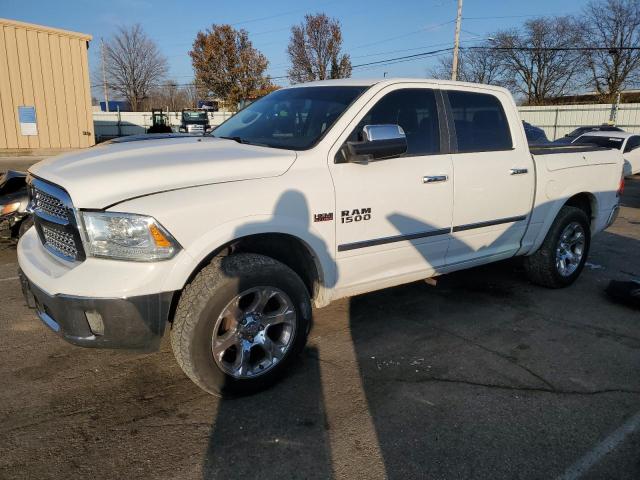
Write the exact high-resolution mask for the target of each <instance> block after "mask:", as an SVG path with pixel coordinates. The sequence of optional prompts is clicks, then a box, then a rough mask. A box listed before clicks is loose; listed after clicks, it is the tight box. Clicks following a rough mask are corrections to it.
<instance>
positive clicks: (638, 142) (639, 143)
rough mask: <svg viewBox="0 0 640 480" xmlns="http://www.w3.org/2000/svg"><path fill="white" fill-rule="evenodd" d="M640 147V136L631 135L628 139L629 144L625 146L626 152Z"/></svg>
mask: <svg viewBox="0 0 640 480" xmlns="http://www.w3.org/2000/svg"><path fill="white" fill-rule="evenodd" d="M638 147H640V137H631V138H629V140H627V146H626V147H624V153H627V152H630V151H632V150H636V149H637V148H638Z"/></svg>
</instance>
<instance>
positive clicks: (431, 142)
mask: <svg viewBox="0 0 640 480" xmlns="http://www.w3.org/2000/svg"><path fill="white" fill-rule="evenodd" d="M381 124H394V125H400V126H401V127H402V129H403V130H404V133H405V135H406V136H407V153H406V155H409V156H415V155H429V154H434V153H440V128H439V126H438V108H437V106H436V96H435V93H434V92H433V90H427V89H424V88H408V89H403V90H396V91H394V92H391V93H388V94H387V95H385V96H384V97H382V99H380V100H379V101H378V103H376V104H375V105H374V106H373V107H372V108H371V110H369V112H368V113H367V114H366V115H365V116H364V117H363V118H362V120H361V121H360V123H359V124H358V126H357V127H356V128H355V130H354V131H353V132H352V133H351V135H350V136H349V141H359V140H362V139H361V138H359V135H360V133H361V132H362V127H364V126H365V125H381Z"/></svg>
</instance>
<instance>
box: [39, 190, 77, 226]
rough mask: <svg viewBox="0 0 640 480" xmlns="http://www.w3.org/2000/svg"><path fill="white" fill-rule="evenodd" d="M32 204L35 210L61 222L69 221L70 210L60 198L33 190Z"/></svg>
mask: <svg viewBox="0 0 640 480" xmlns="http://www.w3.org/2000/svg"><path fill="white" fill-rule="evenodd" d="M32 202H33V203H32V208H33V209H34V210H38V211H40V212H43V213H46V214H47V215H51V216H52V217H55V218H58V219H60V220H68V219H69V209H68V208H67V207H65V205H64V204H63V203H62V202H61V201H60V200H59V199H58V198H56V197H54V196H53V195H49V194H48V193H45V192H43V191H42V190H39V189H38V188H34V189H33V197H32Z"/></svg>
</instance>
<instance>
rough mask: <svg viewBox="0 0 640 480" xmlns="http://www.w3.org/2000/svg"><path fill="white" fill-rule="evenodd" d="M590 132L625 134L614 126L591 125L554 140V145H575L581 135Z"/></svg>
mask: <svg viewBox="0 0 640 480" xmlns="http://www.w3.org/2000/svg"><path fill="white" fill-rule="evenodd" d="M589 132H624V130H623V129H621V128H620V127H616V126H613V125H607V124H604V125H589V126H585V127H578V128H576V129H575V130H573V131H572V132H569V133H567V134H566V135H565V136H564V137H562V138H558V139H557V140H554V141H553V143H559V144H569V143H573V141H574V140H575V139H576V138H578V137H579V136H580V135H584V134H585V133H589Z"/></svg>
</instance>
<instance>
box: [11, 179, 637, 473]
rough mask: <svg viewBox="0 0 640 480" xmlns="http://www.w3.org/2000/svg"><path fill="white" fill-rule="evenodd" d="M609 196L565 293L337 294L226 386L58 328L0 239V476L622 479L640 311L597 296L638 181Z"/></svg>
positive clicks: (632, 208) (474, 274) (485, 283)
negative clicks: (278, 374) (289, 350)
mask: <svg viewBox="0 0 640 480" xmlns="http://www.w3.org/2000/svg"><path fill="white" fill-rule="evenodd" d="M623 204H624V207H623V209H622V211H621V215H620V217H619V218H618V220H617V222H616V224H615V225H614V226H613V227H612V228H610V229H609V230H608V231H607V232H605V233H603V234H601V235H600V236H598V237H597V238H596V239H595V241H594V243H593V245H592V252H591V256H590V260H589V264H588V266H587V268H586V269H585V271H584V273H583V275H582V277H581V278H580V280H579V281H578V282H577V284H575V285H574V286H572V287H570V288H567V289H564V290H546V289H543V288H540V287H536V286H533V285H531V284H529V283H527V281H526V280H525V279H524V277H523V275H522V274H521V272H520V270H519V267H518V264H517V262H505V263H501V264H498V265H492V266H488V267H483V268H478V269H474V270H472V271H467V272H461V273H459V274H454V275H451V276H449V277H446V278H444V279H442V280H441V281H440V282H439V284H438V286H437V287H431V286H428V285H426V284H425V283H414V284H410V285H406V286H402V287H397V288H393V289H388V290H384V291H381V292H376V293H371V294H367V295H363V296H359V297H355V298H352V299H347V300H344V301H340V302H337V303H335V304H333V305H331V306H330V307H328V308H325V309H322V310H318V311H316V313H315V326H314V329H313V331H312V333H311V336H310V341H309V346H308V348H307V349H306V351H305V353H304V355H303V356H302V358H301V359H300V362H299V363H298V365H297V366H296V367H294V368H293V369H292V371H291V373H290V375H289V376H288V377H287V378H286V379H285V380H284V381H282V382H281V383H279V384H278V385H277V386H276V387H274V388H271V389H270V390H268V391H265V392H263V393H260V394H258V395H254V396H251V397H246V398H240V399H230V400H220V399H218V398H214V397H211V396H209V395H207V394H205V393H203V392H202V391H200V390H199V389H198V388H197V387H196V386H195V385H194V384H193V383H191V381H190V380H188V379H187V378H186V376H185V375H184V374H183V373H182V371H181V370H180V369H179V367H178V366H177V364H176V363H175V361H174V358H173V354H172V352H171V349H170V346H169V343H168V342H167V341H165V342H164V343H163V346H162V348H161V350H160V351H159V352H157V353H153V354H150V355H140V354H134V353H130V352H122V351H107V350H87V349H81V348H78V347H73V346H71V345H68V344H67V343H65V342H64V341H62V340H60V339H59V338H58V337H56V336H55V335H54V334H53V333H52V332H50V331H49V330H48V329H47V328H46V327H45V326H44V325H42V324H41V323H40V321H39V320H37V318H36V316H35V315H34V313H33V312H32V311H30V310H28V309H27V308H26V306H25V305H24V303H23V300H22V295H21V292H20V285H19V282H18V279H17V276H16V267H17V264H16V252H15V246H13V245H11V244H10V243H3V244H1V245H0V305H2V307H1V309H0V478H2V479H13V478H39V479H43V478H94V479H102V478H109V479H111V478H118V479H120V478H166V479H174V478H180V479H182V478H185V479H190V478H206V479H208V478H239V477H243V478H258V477H259V478H331V477H335V478H385V477H388V478H437V479H461V478H482V479H503V478H504V479H513V478H522V479H539V478H540V479H542V478H556V477H560V476H562V475H566V476H565V477H564V478H588V479H601V478H610V479H638V478H640V414H639V412H640V312H639V311H637V310H632V309H631V308H629V307H625V306H622V305H618V304H614V303H612V302H611V301H610V300H609V299H608V298H607V297H606V296H605V295H604V293H603V290H604V287H605V286H606V285H607V283H608V281H609V280H610V279H613V278H616V279H638V280H640V177H636V178H634V179H632V180H630V181H629V182H628V183H627V189H626V193H625V196H624V198H623ZM96 282H99V279H96ZM165 340H166V339H165Z"/></svg>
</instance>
